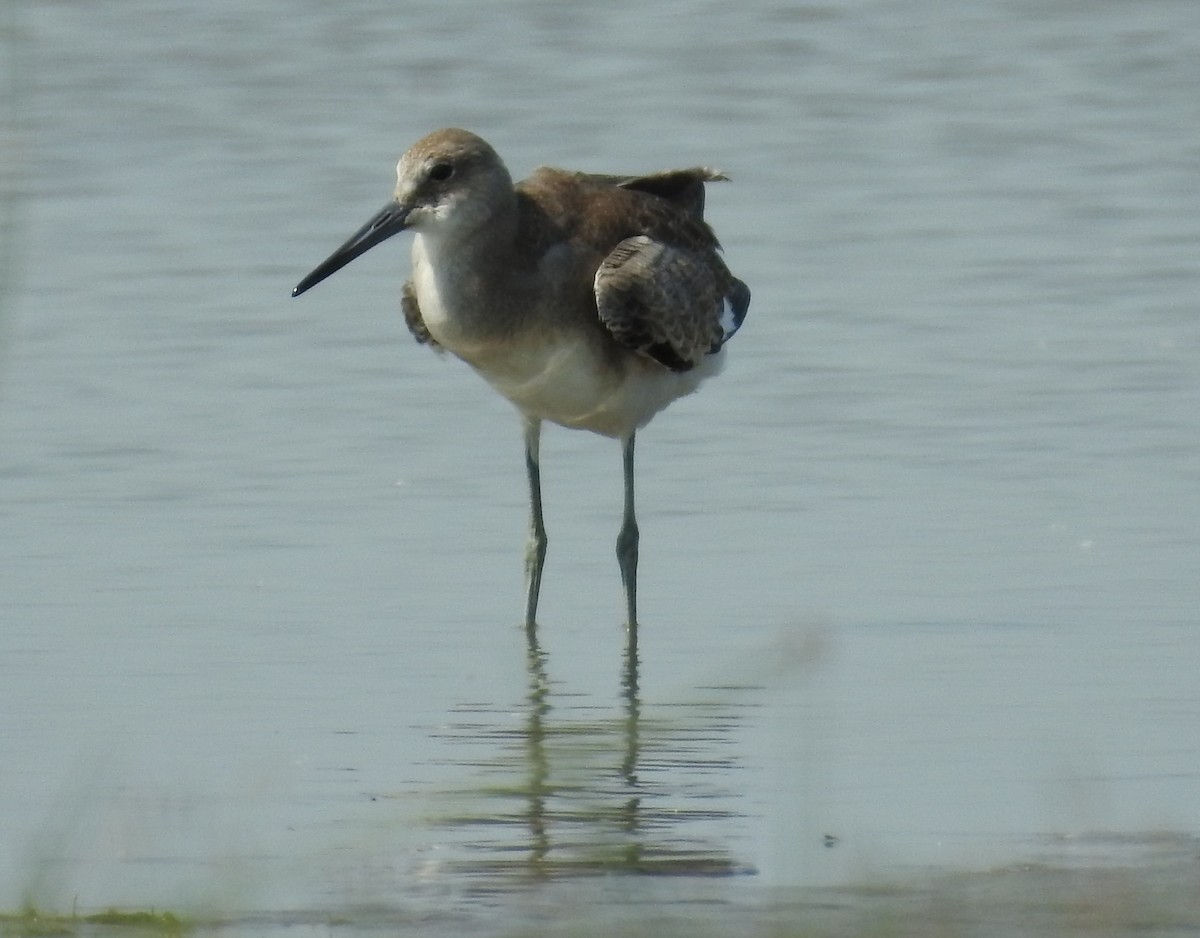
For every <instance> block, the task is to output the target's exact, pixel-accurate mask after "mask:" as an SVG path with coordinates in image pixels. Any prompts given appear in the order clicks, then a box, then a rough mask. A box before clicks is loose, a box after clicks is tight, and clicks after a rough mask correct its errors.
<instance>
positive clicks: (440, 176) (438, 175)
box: [429, 163, 454, 182]
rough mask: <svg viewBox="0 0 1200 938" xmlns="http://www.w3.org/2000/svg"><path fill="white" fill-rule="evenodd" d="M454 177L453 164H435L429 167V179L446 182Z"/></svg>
mask: <svg viewBox="0 0 1200 938" xmlns="http://www.w3.org/2000/svg"><path fill="white" fill-rule="evenodd" d="M453 175H454V165H453V164H452V163H434V164H433V165H432V166H430V167H429V178H430V179H434V180H436V181H437V182H444V181H445V180H447V179H449V178H450V177H451V176H453Z"/></svg>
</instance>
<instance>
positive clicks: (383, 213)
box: [292, 202, 408, 296]
mask: <svg viewBox="0 0 1200 938" xmlns="http://www.w3.org/2000/svg"><path fill="white" fill-rule="evenodd" d="M407 224H408V208H407V206H404V205H401V204H400V203H399V202H389V203H388V204H387V205H385V206H384V207H383V208H382V209H381V210H380V211H379V213H378V214H376V215H375V216H374V217H373V218H372V219H371V220H370V221H369V222H367V223H366V224H365V225H363V226H362V227H361V228H359V229H358V231H356V232H354V234H352V235H351V236H350V238H349V240H347V241H346V243H345V244H343V245H342V246H341V247H340V248H338V249H337V250H336V251H334V252H333V253H332V254H330V255H329V257H327V258H326V259H325V260H324V261H323V262H322V263H321V264H320V265H319V266H318V267H317V268H316V269H315V270H314V271H313V272H312V273H311V274H309V275H308V276H307V277H305V278H304V279H303V280H301V281H300V282H299V283H298V284H296V289H295V290H293V291H292V296H299V295H300V294H301V293H303V292H304V291H305V290H307V289H309V288H310V287H315V286H316V285H317V284H318V283H320V282H321V281H322V280H324V279H325V278H326V277H328V276H330V275H331V274H335V273H337V272H338V271H339V270H341V269H342V268H343V267H345V266H346V265H347V264H349V263H350V262H351V261H352V260H354V258H356V257H358V256H359V255H360V254H365V253H366V252H367V251H369V250H371V248H373V247H375V245H377V244H378V243H379V242H380V241H386V240H387V239H388V238H390V237H391V236H392V235H394V234H397V233H398V232H401V231H403V230H404V229H405V227H406V226H407Z"/></svg>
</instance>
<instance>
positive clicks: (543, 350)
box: [292, 129, 750, 633]
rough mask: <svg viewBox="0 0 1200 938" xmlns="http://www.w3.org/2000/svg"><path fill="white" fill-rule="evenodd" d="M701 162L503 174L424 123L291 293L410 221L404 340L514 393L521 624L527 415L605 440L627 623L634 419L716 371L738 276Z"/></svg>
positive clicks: (534, 526) (534, 480) (741, 302)
mask: <svg viewBox="0 0 1200 938" xmlns="http://www.w3.org/2000/svg"><path fill="white" fill-rule="evenodd" d="M725 178H726V177H725V176H723V175H721V174H720V173H717V172H715V171H713V170H711V169H707V168H704V167H696V168H692V169H675V170H668V171H666V172H660V173H653V174H650V175H646V176H607V175H596V174H590V173H578V172H570V171H567V170H562V169H552V168H549V167H542V168H540V169H537V170H536V171H534V173H533V175H531V176H530V177H529V178H528V179H526V180H524V181H522V182H519V183H517V184H516V185H514V184H513V181H512V177H511V176H510V175H509V173H508V170H507V169H506V168H505V166H504V163H503V162H502V161H501V159H500V157H499V156H498V155H497V154H496V151H495V150H493V149H492V148H491V146H489V145H488V144H487V143H486V142H485V141H484V140H482V139H480V138H479V137H477V136H475V135H474V134H472V133H468V132H467V131H465V130H456V129H447V130H438V131H435V132H434V133H432V134H430V135H429V136H427V137H424V138H423V139H421V140H419V141H417V142H416V143H415V144H413V146H412V147H410V148H409V149H408V150H407V151H406V152H405V153H404V155H403V156H401V157H400V161H399V163H397V164H396V189H395V192H394V194H393V196H392V199H391V200H390V201H389V202H388V203H387V204H386V205H385V206H384V207H383V209H382V210H381V211H380V212H378V213H377V214H376V215H375V216H374V217H373V218H371V220H370V221H368V222H367V223H366V224H365V225H363V226H362V227H361V228H360V229H359V230H358V231H356V232H355V233H354V234H353V235H351V236H350V238H349V239H348V240H347V241H346V242H345V243H344V244H343V245H342V246H341V247H339V248H338V249H337V250H336V251H334V252H333V254H331V255H330V256H329V257H328V259H326V260H325V261H324V262H323V263H322V264H320V265H319V266H318V267H317V268H316V269H315V270H313V272H312V273H310V274H309V275H308V276H307V277H305V278H304V279H303V280H301V281H300V283H299V284H298V285H297V286H296V288H295V290H293V291H292V295H293V296H299V295H300V294H301V293H303V292H304V291H306V290H308V289H309V288H310V287H312V286H314V285H315V284H317V283H320V282H321V281H322V280H324V279H325V278H326V277H328V276H330V275H331V274H333V273H335V272H336V271H338V270H340V269H341V268H342V267H344V266H345V265H346V264H348V263H350V261H352V260H354V259H355V258H356V257H358V256H359V255H360V254H362V253H363V252H365V251H367V250H369V249H370V248H372V247H374V246H375V245H377V244H379V243H380V242H381V241H384V240H385V239H387V238H390V237H391V236H392V235H394V234H397V233H398V232H400V231H404V230H406V229H412V231H413V232H414V235H415V237H414V238H413V243H412V278H411V279H410V280H409V281H408V282H406V283H405V284H404V288H403V292H402V298H401V307H402V309H403V312H404V319H405V322H406V323H407V324H408V328H409V330H410V331H411V332H412V334H413V336H414V337H415V338H416V340H417V341H418V342H420V343H422V344H425V345H430V346H432V347H433V348H435V349H438V350H444V351H448V352H450V353H451V354H453V355H455V356H457V357H458V358H460V359H462V360H463V361H465V362H466V363H467V364H468V365H470V366H471V367H472V368H474V369H475V370H476V371H477V372H479V374H480V375H482V376H483V377H484V378H485V379H486V380H487V381H488V383H489V384H491V385H492V387H493V388H495V390H497V391H498V392H499V393H500V394H502V395H504V396H505V397H506V398H508V399H509V400H510V401H511V402H512V403H513V404H515V405H516V408H517V410H518V411H519V412H520V414H521V418H522V421H523V427H524V438H525V468H526V471H527V473H528V476H529V503H530V516H529V540H528V544H527V547H526V551H525V575H526V594H525V595H526V598H525V624H526V627H527V628H529V629H532V628H533V627H534V625H535V621H534V620H535V616H536V615H537V605H538V595H539V593H540V590H541V582H542V567H543V565H544V563H545V559H546V529H545V526H544V524H543V521H542V493H541V479H540V471H539V464H538V447H539V443H540V440H541V428H542V422H543V421H546V420H549V421H551V422H552V423H557V424H560V425H562V426H564V427H570V428H573V429H581V430H591V431H592V432H594V433H599V434H601V435H603V436H607V437H613V438H615V439H618V440H620V441H621V446H622V454H623V466H624V474H625V503H624V516H623V519H622V523H621V529H620V533H619V534H618V536H617V560H618V564H619V566H620V571H621V581H622V584H623V585H624V589H625V605H626V612H627V615H628V626H629V629H630V630H631V633H632V632H635V630H636V628H637V561H638V526H637V518H636V516H635V513H634V497H633V444H634V437H635V436H636V434H637V431H638V430H639V429H641V428H642V427H644V426H645V425H646V424H647V423H648V422H649V421H650V419H651V418H652V417H653V416H654V415H655V414H657V413H658V412H659V411H660V410H662V409H663V408H664V407H666V406H667V405H668V404H670V403H671V402H672V401H674V400H675V399H676V398H679V397H682V396H683V395H685V394H690V393H691V392H692V391H694V390H696V388H698V387H699V386H700V383H701V382H702V381H703V380H704V379H705V378H708V377H711V376H712V375H714V374H716V373H717V372H718V371H719V370H720V368H721V365H722V360H723V358H724V354H725V353H724V349H723V346H724V344H725V342H726V341H727V340H728V339H729V338H730V337H731V336H732V335H733V334H734V333H735V332H736V331H737V330H738V327H739V326H741V324H742V320H743V318H744V317H745V315H746V309H747V307H748V306H749V304H750V290H749V289H748V288H747V287H746V285H745V284H744V283H742V281H740V280H738V279H737V278H736V277H734V276H733V274H731V273H730V272H729V268H728V267H726V266H725V263H724V261H723V260H722V259H721V256H720V253H719V251H720V245H719V244H718V243H717V239H716V236H715V235H714V234H713V231H712V229H711V228H710V227H709V226H708V224H707V223H706V222H705V221H704V184H705V183H707V182H714V181H717V180H723V179H725Z"/></svg>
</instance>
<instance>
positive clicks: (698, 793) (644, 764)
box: [432, 629, 754, 889]
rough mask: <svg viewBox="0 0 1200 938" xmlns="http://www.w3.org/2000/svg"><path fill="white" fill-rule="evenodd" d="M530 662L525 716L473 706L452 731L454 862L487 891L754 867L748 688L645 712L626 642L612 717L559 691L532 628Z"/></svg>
mask: <svg viewBox="0 0 1200 938" xmlns="http://www.w3.org/2000/svg"><path fill="white" fill-rule="evenodd" d="M526 664H527V669H528V689H527V694H526V696H525V699H524V701H523V704H522V714H521V718H520V722H519V724H517V725H515V726H514V725H513V724H512V723H511V722H505V723H503V724H502V723H500V720H501V719H508V718H510V717H511V714H512V710H511V708H509V707H502V708H501V707H498V708H490V707H480V706H476V707H473V708H471V709H470V710H469V711H461V712H460V717H462V719H459V720H457V721H455V722H452V723H451V724H450V726H449V727H448V729H447V732H446V734H445V735H447V736H448V737H449V738H450V739H452V740H453V741H454V743H455V747H454V748H455V754H454V756H453V757H452V759H451V762H452V764H453V765H454V766H455V767H456V768H458V769H460V770H461V771H462V774H463V783H462V785H461V786H460V787H456V788H455V789H453V790H451V791H447V792H445V793H444V795H443V796H440V797H439V800H440V799H441V798H442V797H444V798H445V800H446V810H444V811H441V810H438V806H437V804H436V803H435V806H434V809H435V817H434V818H433V819H432V822H433V823H434V824H435V825H437V826H438V827H439V828H440V830H441V845H442V846H443V847H444V848H445V849H446V850H447V852H448V853H451V854H453V856H444V857H443V860H442V862H443V863H444V864H446V866H448V867H451V868H453V869H454V870H455V871H456V872H458V873H459V874H461V875H465V876H467V877H470V878H472V879H473V880H474V881H475V883H476V886H477V887H481V888H487V889H503V888H505V883H506V882H507V883H510V884H511V885H516V884H518V883H520V882H527V881H530V880H546V879H555V878H567V877H579V876H591V875H598V874H612V873H622V872H625V873H638V874H654V875H667V876H670V875H682V876H730V875H738V874H744V873H749V872H753V870H752V869H750V868H749V867H748V866H747V865H746V864H745V863H740V862H739V861H738V860H737V859H736V858H735V856H734V855H733V850H732V847H731V844H732V843H733V842H735V841H737V839H738V835H739V833H741V832H742V828H743V827H744V826H745V825H744V824H740V823H739V820H740V819H742V818H744V814H743V813H742V812H739V811H738V810H737V804H738V801H739V799H740V798H741V797H742V796H741V795H740V794H739V792H740V791H741V790H742V786H739V784H738V779H737V778H736V775H737V773H738V772H739V771H740V769H741V766H740V764H739V762H738V760H737V759H736V758H734V757H733V755H732V750H733V748H734V745H735V741H736V737H737V733H738V730H739V727H740V726H741V724H742V722H743V720H744V718H745V716H746V715H747V708H748V707H750V706H754V705H753V704H747V703H746V702H745V701H744V700H738V699H736V698H739V697H743V696H744V695H741V694H736V693H735V694H731V693H730V690H731V689H730V688H723V689H721V690H720V691H715V690H712V689H710V690H709V691H703V690H702V691H699V692H697V694H698V696H706V697H708V698H709V699H708V700H705V701H703V702H695V703H679V704H672V705H658V704H656V705H653V706H651V707H649V708H648V713H647V712H644V709H646V708H643V704H642V701H641V696H640V693H639V688H638V654H637V645H636V641H635V640H631V641H630V642H629V643H628V644H627V646H626V651H625V657H624V661H623V668H622V675H621V692H620V696H619V700H618V702H617V708H618V709H617V711H616V713H615V714H614V712H613V709H612V707H611V706H604V705H603V704H595V703H592V704H588V703H585V702H582V701H581V698H578V697H576V698H574V699H572V696H571V695H570V694H568V693H566V692H565V691H563V690H562V689H561V688H560V687H557V686H556V684H555V682H554V681H553V680H551V678H550V677H549V667H548V661H547V656H546V654H545V652H544V651H543V650H542V648H541V646H540V645H539V643H538V640H537V636H536V634H535V633H534V631H533V630H532V629H530V630H528V631H527V657H526ZM744 690H747V691H749V690H751V689H749V688H747V689H744ZM731 699H733V702H731ZM484 716H488V717H490V719H486V720H481V719H480V718H481V717H484ZM481 749H482V750H483V751H482V752H481V751H480V750H481Z"/></svg>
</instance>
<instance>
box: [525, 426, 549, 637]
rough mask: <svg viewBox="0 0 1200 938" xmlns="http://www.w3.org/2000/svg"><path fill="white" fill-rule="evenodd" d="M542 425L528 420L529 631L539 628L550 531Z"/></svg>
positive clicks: (526, 600) (526, 621) (526, 466)
mask: <svg viewBox="0 0 1200 938" xmlns="http://www.w3.org/2000/svg"><path fill="white" fill-rule="evenodd" d="M541 436H542V422H541V421H540V420H534V419H532V418H527V419H526V420H525V471H526V472H527V473H528V474H529V540H528V541H527V542H526V544H525V585H526V593H525V628H526V629H533V628H534V627H535V626H536V622H535V621H534V620H535V617H536V616H537V605H538V593H540V592H541V589H542V567H543V566H544V565H545V563H546V527H545V525H544V524H543V523H542V475H541V470H540V469H539V468H538V444H539V442H540V440H541Z"/></svg>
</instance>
